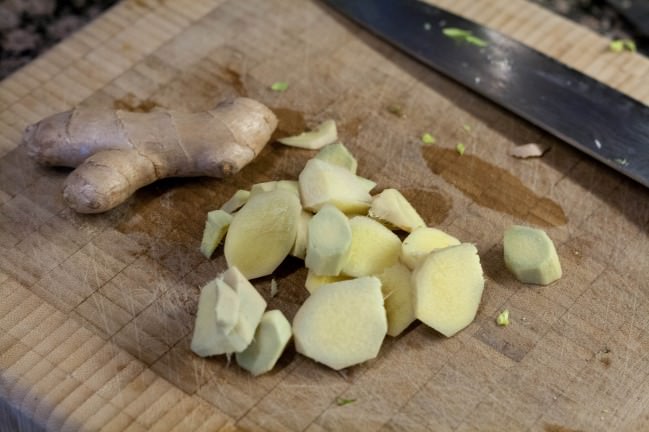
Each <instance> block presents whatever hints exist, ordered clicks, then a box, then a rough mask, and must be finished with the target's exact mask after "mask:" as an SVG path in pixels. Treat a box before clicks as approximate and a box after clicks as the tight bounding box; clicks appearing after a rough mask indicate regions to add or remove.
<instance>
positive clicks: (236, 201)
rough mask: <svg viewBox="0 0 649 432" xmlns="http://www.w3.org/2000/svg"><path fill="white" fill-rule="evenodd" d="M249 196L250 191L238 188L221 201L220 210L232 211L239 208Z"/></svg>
mask: <svg viewBox="0 0 649 432" xmlns="http://www.w3.org/2000/svg"><path fill="white" fill-rule="evenodd" d="M248 198H250V192H249V191H247V190H243V189H239V190H238V191H236V192H235V193H234V195H232V197H231V198H230V199H229V200H227V201H226V202H224V203H223V205H222V206H221V210H223V211H224V212H226V213H230V214H232V213H234V212H235V211H237V210H239V209H240V208H241V207H242V206H243V205H244V204H245V203H246V202H247V201H248Z"/></svg>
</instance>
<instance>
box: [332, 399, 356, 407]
mask: <svg viewBox="0 0 649 432" xmlns="http://www.w3.org/2000/svg"><path fill="white" fill-rule="evenodd" d="M354 402H356V399H343V398H340V397H339V398H337V399H336V405H338V406H344V405H349V404H350V403H354Z"/></svg>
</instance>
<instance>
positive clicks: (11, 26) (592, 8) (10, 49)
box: [0, 0, 649, 79]
mask: <svg viewBox="0 0 649 432" xmlns="http://www.w3.org/2000/svg"><path fill="white" fill-rule="evenodd" d="M240 1H245V0H240ZM534 1H535V2H536V3H539V4H540V5H542V6H544V7H547V8H549V9H551V10H553V11H555V12H557V13H559V14H561V15H564V16H566V17H568V18H570V19H572V20H574V21H577V22H579V23H580V24H582V25H585V26H587V27H589V28H591V29H593V30H595V31H597V32H599V33H601V34H603V35H605V36H607V37H610V38H633V39H636V42H637V43H638V48H639V50H640V51H642V52H644V53H645V54H649V44H647V40H646V39H644V40H643V39H641V38H639V36H638V34H637V33H636V29H635V27H634V26H633V25H632V23H630V22H629V21H627V20H626V19H625V18H623V17H622V15H620V14H619V13H618V11H619V10H620V9H619V7H620V5H621V6H622V7H626V6H627V5H628V4H630V3H631V1H630V0H621V1H620V0H618V1H604V0H534ZM641 2H646V4H647V10H649V0H636V3H641ZM115 3H116V0H67V1H61V0H58V1H57V0H0V79H2V78H4V77H6V76H7V75H9V74H11V73H12V72H13V71H15V70H17V69H18V68H20V67H21V66H23V65H25V64H26V63H28V62H29V61H30V60H31V59H33V58H34V57H36V56H37V55H39V54H40V53H42V52H43V51H45V50H47V49H48V48H49V47H51V46H53V45H54V44H56V43H57V42H59V41H60V40H61V39H63V38H65V37H66V36H67V35H69V34H70V33H72V32H74V31H75V30H77V29H78V28H80V27H82V26H83V25H84V24H86V23H88V22H90V21H91V20H92V19H93V18H95V17H96V16H97V15H99V14H101V13H102V12H103V11H104V10H105V9H107V8H109V7H110V6H112V5H113V4H115ZM647 19H648V20H649V16H648V17H647ZM648 24H649V22H648Z"/></svg>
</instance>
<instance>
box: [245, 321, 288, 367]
mask: <svg viewBox="0 0 649 432" xmlns="http://www.w3.org/2000/svg"><path fill="white" fill-rule="evenodd" d="M292 334H293V333H292V331H291V323H289V322H288V320H287V319H286V317H285V316H284V314H283V313H282V312H281V311H279V310H271V311H267V312H265V313H264V315H263V316H262V317H261V321H260V323H259V325H258V326H257V330H256V331H255V337H254V338H253V339H252V342H251V343H250V345H248V348H246V349H245V350H244V351H242V352H239V353H236V355H235V358H236V361H237V364H238V365H239V366H241V367H242V368H243V369H245V370H247V371H248V372H250V373H251V374H252V375H254V376H258V375H261V374H263V373H266V372H269V371H270V370H271V369H273V367H275V364H276V363H277V360H279V358H280V356H281V355H282V353H283V352H284V349H285V348H286V345H288V342H289V340H290V339H291V335H292Z"/></svg>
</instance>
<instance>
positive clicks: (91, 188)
mask: <svg viewBox="0 0 649 432" xmlns="http://www.w3.org/2000/svg"><path fill="white" fill-rule="evenodd" d="M276 127H277V118H276V117H275V115H274V114H273V112H272V111H271V110H270V109H268V108H267V107H266V106H264V105H263V104H261V103H259V102H257V101H255V100H253V99H248V98H237V99H235V100H233V101H226V102H223V103H221V104H219V105H218V106H217V107H216V108H214V109H213V110H210V111H204V112H199V113H187V112H179V111H153V112H149V113H136V112H128V111H119V110H118V111H115V110H109V109H105V110H104V109H97V108H84V107H78V108H75V109H74V110H72V111H66V112H62V113H58V114H54V115H52V116H50V117H47V118H45V119H43V120H41V121H39V122H38V123H35V124H33V125H31V126H28V127H27V129H26V130H25V135H24V143H25V145H26V146H27V151H28V153H29V155H30V156H31V157H33V158H34V159H35V160H36V161H37V162H38V163H40V164H42V165H47V166H66V167H76V169H75V170H74V171H72V173H70V175H69V177H68V178H67V179H66V181H65V184H64V187H63V197H64V199H65V201H66V202H67V203H68V204H69V205H70V206H71V207H72V208H73V209H74V210H76V211H78V212H80V213H101V212H104V211H106V210H110V209H112V208H114V207H116V206H118V205H119V204H121V203H122V202H124V201H125V200H126V199H127V198H128V197H129V196H131V195H132V194H133V193H134V192H135V191H136V190H137V189H139V188H141V187H143V186H146V185H148V184H150V183H153V182H154V181H156V180H158V179H162V178H165V177H192V176H210V177H224V176H228V175H231V174H234V173H236V172H237V171H239V170H240V169H241V168H243V167H244V166H245V165H246V164H248V163H249V162H250V161H251V160H252V159H254V157H255V156H257V155H258V154H259V153H260V152H261V150H262V149H263V148H264V146H265V145H266V143H267V142H268V141H269V140H270V137H271V134H272V133H273V131H274V130H275V128H276Z"/></svg>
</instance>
